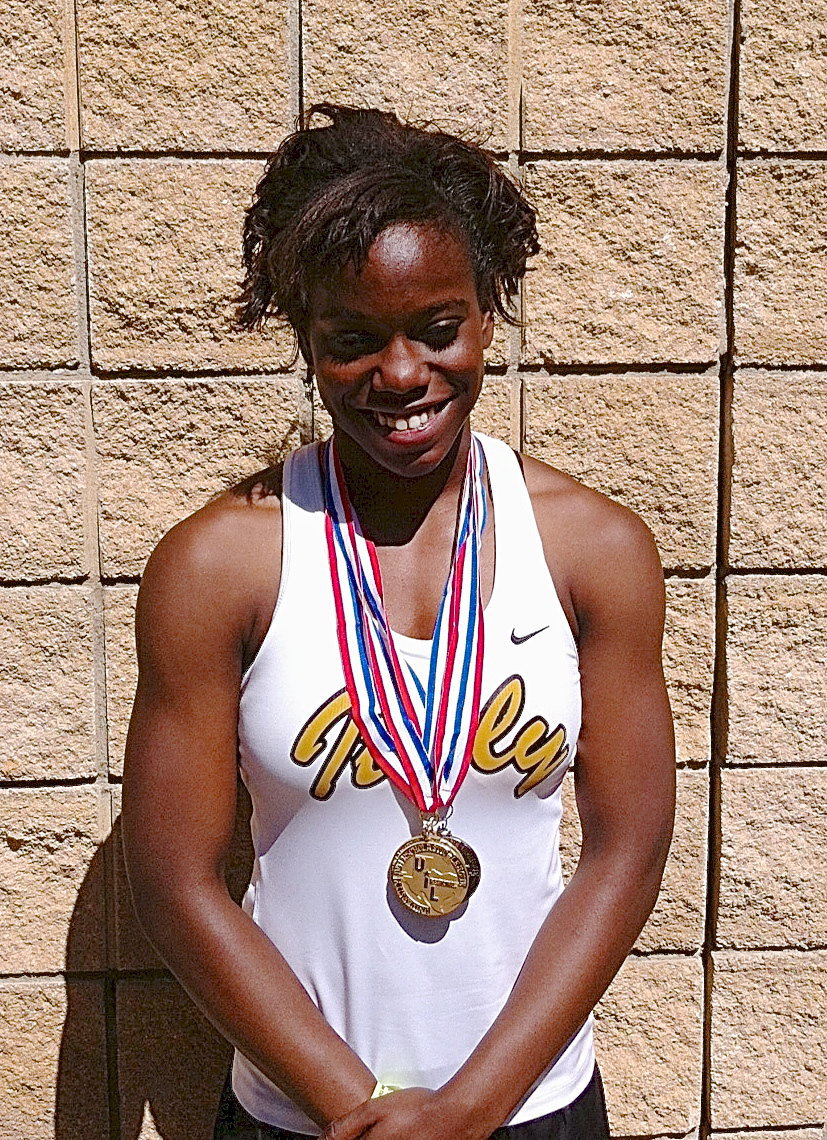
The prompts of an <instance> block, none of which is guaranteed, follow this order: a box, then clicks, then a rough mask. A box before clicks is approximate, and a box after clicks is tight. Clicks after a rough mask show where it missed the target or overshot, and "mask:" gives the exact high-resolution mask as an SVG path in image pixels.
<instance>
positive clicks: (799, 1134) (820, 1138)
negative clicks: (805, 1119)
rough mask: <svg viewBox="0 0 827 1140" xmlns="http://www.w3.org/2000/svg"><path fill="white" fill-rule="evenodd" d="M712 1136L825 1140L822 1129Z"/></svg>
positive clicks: (736, 1139) (743, 1139)
mask: <svg viewBox="0 0 827 1140" xmlns="http://www.w3.org/2000/svg"><path fill="white" fill-rule="evenodd" d="M710 1135H711V1136H712V1137H713V1138H715V1137H720V1138H721V1140H824V1133H823V1131H822V1130H821V1129H820V1128H793V1129H789V1128H785V1129H784V1131H783V1132H766V1131H765V1130H764V1129H763V1128H762V1129H761V1131H760V1132H752V1131H751V1132H712V1133H710Z"/></svg>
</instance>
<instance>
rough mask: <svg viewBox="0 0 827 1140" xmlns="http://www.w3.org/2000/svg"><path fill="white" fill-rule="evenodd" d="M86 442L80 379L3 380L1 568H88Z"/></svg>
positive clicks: (1, 571) (65, 573)
mask: <svg viewBox="0 0 827 1140" xmlns="http://www.w3.org/2000/svg"><path fill="white" fill-rule="evenodd" d="M84 448H85V443H84V419H83V395H82V393H81V390H80V388H79V387H78V386H77V385H74V384H50V383H48V382H42V383H38V384H26V383H21V382H16V383H0V465H2V472H3V478H2V482H0V518H2V519H3V545H2V548H1V549H2V553H1V554H0V576H2V577H5V578H9V579H18V580H19V579H21V578H49V577H58V576H59V577H62V578H69V577H72V576H80V575H81V574H83V572H84V569H85V557H84V550H83V484H84V476H85V455H84Z"/></svg>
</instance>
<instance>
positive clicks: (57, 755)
mask: <svg viewBox="0 0 827 1140" xmlns="http://www.w3.org/2000/svg"><path fill="white" fill-rule="evenodd" d="M92 654H93V647H92V615H91V612H90V602H89V597H88V595H87V593H86V592H85V591H84V590H82V589H76V588H73V587H66V586H61V587H53V586H35V587H28V586H27V587H14V588H7V589H3V590H0V779H3V780H43V779H67V778H78V777H84V776H85V777H91V776H94V775H95V771H96V765H95V708H94V701H95V694H94V666H93V659H92Z"/></svg>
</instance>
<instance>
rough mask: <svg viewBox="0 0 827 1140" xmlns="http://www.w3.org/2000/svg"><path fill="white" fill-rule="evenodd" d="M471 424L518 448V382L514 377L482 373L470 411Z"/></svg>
mask: <svg viewBox="0 0 827 1140" xmlns="http://www.w3.org/2000/svg"><path fill="white" fill-rule="evenodd" d="M471 427H472V428H473V429H474V430H475V431H481V432H483V433H484V434H485V435H493V436H494V437H495V438H496V439H501V440H503V441H504V442H505V443H508V444H510V445H511V447H516V448H517V449H518V450H519V447H520V381H519V380H518V379H517V378H516V377H515V376H486V378H485V381H484V383H483V386H482V392H481V393H480V398H479V400H477V403H476V404H475V405H474V411H473V412H472V414H471Z"/></svg>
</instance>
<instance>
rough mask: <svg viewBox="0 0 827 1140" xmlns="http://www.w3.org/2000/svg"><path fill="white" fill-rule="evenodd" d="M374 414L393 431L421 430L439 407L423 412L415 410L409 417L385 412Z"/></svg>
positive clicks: (383, 424)
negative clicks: (390, 414) (389, 414)
mask: <svg viewBox="0 0 827 1140" xmlns="http://www.w3.org/2000/svg"><path fill="white" fill-rule="evenodd" d="M373 414H374V416H376V419H377V420H378V421H379V423H380V424H381V425H382V426H383V427H387V428H391V429H392V430H393V431H421V430H422V428H424V427H425V425H426V424H427V423H429V422H430V421H431V420H432V419H433V418H434V416H435V415H436V414H437V408H435V407H430V408H426V409H425V410H424V411H423V412H414V414H413V415H412V416H408V418H407V419H403V418H402V417H401V416H388V415H385V413H384V412H374V413H373Z"/></svg>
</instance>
